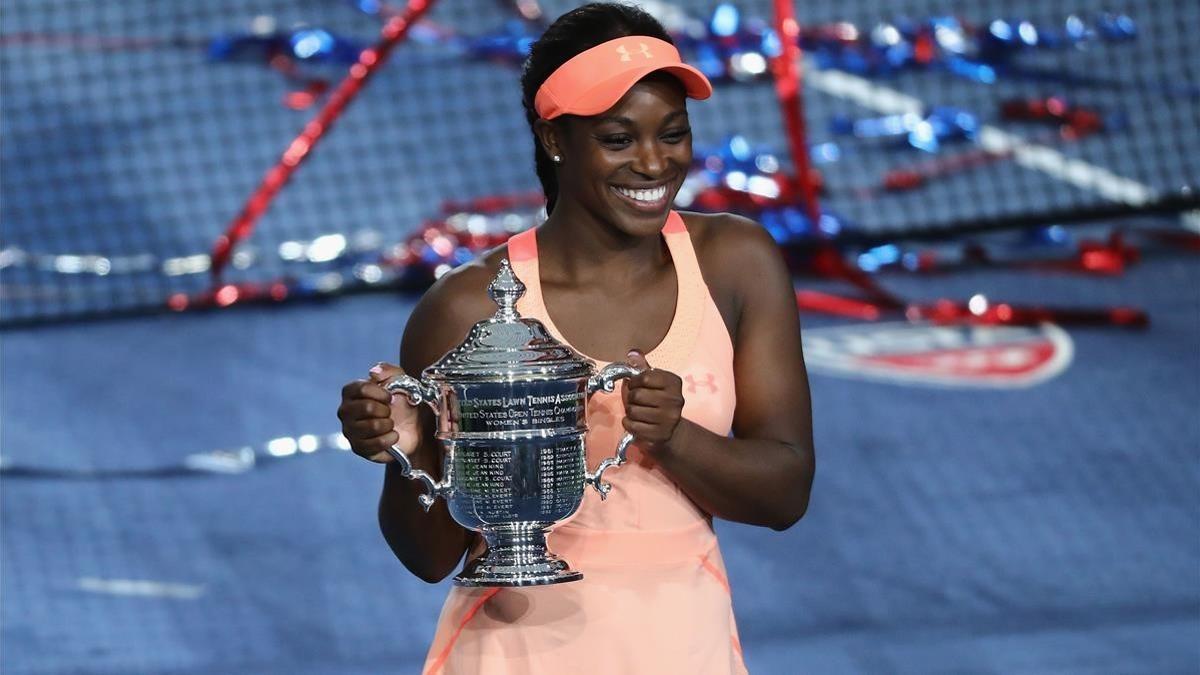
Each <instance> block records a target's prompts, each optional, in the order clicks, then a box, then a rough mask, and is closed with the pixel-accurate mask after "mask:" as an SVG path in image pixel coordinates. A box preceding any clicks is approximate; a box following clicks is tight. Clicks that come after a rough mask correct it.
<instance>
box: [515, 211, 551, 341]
mask: <svg viewBox="0 0 1200 675" xmlns="http://www.w3.org/2000/svg"><path fill="white" fill-rule="evenodd" d="M508 263H509V264H510V265H512V270H513V274H515V275H517V278H518V279H520V280H521V283H523V284H525V295H523V296H521V299H520V300H518V301H517V311H518V312H520V313H521V316H524V317H529V318H532V319H538V320H541V321H543V322H544V321H546V318H547V313H546V305H545V303H544V302H543V301H542V283H541V278H540V277H541V272H540V271H539V270H538V255H537V229H536V228H530V229H528V230H525V231H524V232H518V233H517V234H514V235H513V236H511V237H509V238H508Z"/></svg>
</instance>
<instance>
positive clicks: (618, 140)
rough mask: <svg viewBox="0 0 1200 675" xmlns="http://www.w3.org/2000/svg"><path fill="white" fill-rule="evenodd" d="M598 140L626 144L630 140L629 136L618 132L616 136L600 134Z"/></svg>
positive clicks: (607, 143) (605, 142) (604, 142)
mask: <svg viewBox="0 0 1200 675" xmlns="http://www.w3.org/2000/svg"><path fill="white" fill-rule="evenodd" d="M600 142H601V143H603V144H605V145H627V144H629V143H630V142H631V139H630V138H629V136H626V135H624V134H620V135H616V136H601V137H600Z"/></svg>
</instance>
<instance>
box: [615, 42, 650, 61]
mask: <svg viewBox="0 0 1200 675" xmlns="http://www.w3.org/2000/svg"><path fill="white" fill-rule="evenodd" d="M617 53H618V54H620V55H621V60H622V61H632V60H633V54H630V53H629V49H627V48H626V47H625V45H621V46H620V47H617ZM637 53H638V54H641V55H642V56H644V57H646V58H648V59H649V58H653V57H654V55H653V54H651V53H650V47H649V45H647V44H646V43H645V42H639V43H638V51H637Z"/></svg>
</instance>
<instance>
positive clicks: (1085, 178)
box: [804, 59, 1157, 206]
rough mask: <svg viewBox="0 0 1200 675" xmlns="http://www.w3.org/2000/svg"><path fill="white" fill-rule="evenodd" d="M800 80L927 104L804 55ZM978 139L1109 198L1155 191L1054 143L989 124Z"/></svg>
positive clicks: (850, 94)
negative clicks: (1073, 156) (1031, 139)
mask: <svg viewBox="0 0 1200 675" xmlns="http://www.w3.org/2000/svg"><path fill="white" fill-rule="evenodd" d="M804 81H805V83H806V84H808V85H809V86H811V87H812V88H814V89H816V90H818V91H821V92H824V93H826V94H829V95H831V96H836V97H838V98H842V99H846V100H849V101H853V102H855V103H857V104H858V105H860V106H862V107H864V108H868V109H870V110H874V111H876V112H879V113H882V114H884V115H903V114H905V113H916V114H920V113H921V112H923V111H924V110H925V108H926V106H925V103H924V102H922V101H921V99H919V98H915V97H913V96H909V95H908V94H905V93H902V92H899V91H896V90H895V89H891V88H889V87H884V86H882V85H879V84H876V83H874V82H871V81H870V80H868V79H866V78H863V77H859V76H857V75H851V74H850V73H847V72H844V71H841V70H821V69H819V68H817V67H816V64H815V63H814V62H813V61H812V60H811V59H805V60H804ZM979 145H980V146H981V147H983V149H985V150H988V151H990V152H996V153H1008V152H1011V153H1012V156H1013V161H1014V162H1016V163H1017V164H1020V165H1021V166H1023V167H1025V168H1026V169H1032V170H1033V171H1040V172H1042V173H1044V174H1046V175H1049V176H1053V177H1054V178H1057V179H1059V180H1061V181H1064V182H1067V183H1070V184H1071V185H1074V186H1075V187H1078V188H1082V189H1084V190H1088V191H1091V192H1095V193H1096V194H1098V195H1100V196H1101V197H1104V198H1105V199H1109V200H1111V201H1114V202H1122V203H1124V204H1129V205H1130V206H1143V205H1145V204H1146V203H1148V202H1150V201H1151V200H1153V199H1154V198H1155V197H1156V196H1157V193H1156V191H1155V190H1154V188H1152V187H1150V186H1149V185H1146V184H1144V183H1139V182H1137V181H1135V180H1132V179H1130V178H1125V177H1124V176H1118V175H1117V174H1115V173H1113V172H1112V171H1109V170H1108V169H1105V168H1103V167H1099V166H1096V165H1095V164H1090V163H1088V162H1085V161H1083V160H1081V159H1071V158H1070V157H1067V156H1066V155H1064V154H1062V153H1061V152H1059V151H1057V150H1055V149H1054V148H1051V147H1049V146H1046V145H1039V144H1037V143H1030V142H1029V141H1027V140H1025V139H1023V138H1021V137H1020V136H1016V135H1014V134H1010V133H1009V132H1007V131H1004V130H1002V129H998V128H996V127H993V126H990V125H986V124H985V125H983V126H981V127H980V129H979Z"/></svg>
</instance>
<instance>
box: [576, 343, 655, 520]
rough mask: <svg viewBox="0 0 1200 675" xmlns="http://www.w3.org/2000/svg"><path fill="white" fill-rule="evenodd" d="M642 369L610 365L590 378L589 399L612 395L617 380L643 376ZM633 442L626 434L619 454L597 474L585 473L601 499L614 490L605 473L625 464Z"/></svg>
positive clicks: (600, 467) (610, 458)
mask: <svg viewBox="0 0 1200 675" xmlns="http://www.w3.org/2000/svg"><path fill="white" fill-rule="evenodd" d="M641 372H642V371H641V369H640V368H634V367H633V366H631V365H629V364H628V363H610V364H608V365H607V366H605V367H604V369H603V370H601V371H600V372H599V373H596V374H595V375H593V376H592V377H590V378H588V389H587V390H588V397H589V398H590V397H591V395H592V394H594V393H596V392H598V391H603V392H604V393H606V394H611V393H612V392H613V390H614V389H615V388H616V386H617V380H620V379H624V378H627V377H633V376H634V375H639V374H641ZM632 442H633V434H630V433H626V434H625V435H624V436H622V437H621V441H620V442H619V443H617V452H616V454H615V455H613V456H612V457H608V458H606V459H605V460H604V461H602V462H600V466H597V467H596V472H595V473H588V472H586V471H585V472H584V474H583V479H584V482H586V483H587V484H588V485H591V486H592V487H594V488H596V492H599V493H600V499H601V500H604V499H607V498H608V492H609V490H612V484H611V483H605V482H604V481H603V480H601V478H602V477H603V476H604V472H605V471H607V470H608V469H609V468H611V467H614V466H621V465H622V464H624V463H625V453H626V451H628V450H629V444H630V443H632Z"/></svg>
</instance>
